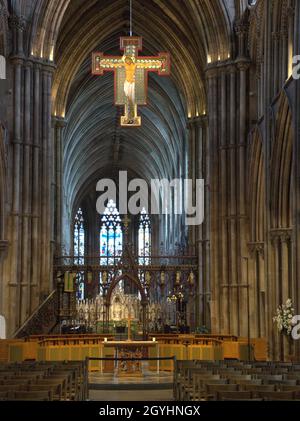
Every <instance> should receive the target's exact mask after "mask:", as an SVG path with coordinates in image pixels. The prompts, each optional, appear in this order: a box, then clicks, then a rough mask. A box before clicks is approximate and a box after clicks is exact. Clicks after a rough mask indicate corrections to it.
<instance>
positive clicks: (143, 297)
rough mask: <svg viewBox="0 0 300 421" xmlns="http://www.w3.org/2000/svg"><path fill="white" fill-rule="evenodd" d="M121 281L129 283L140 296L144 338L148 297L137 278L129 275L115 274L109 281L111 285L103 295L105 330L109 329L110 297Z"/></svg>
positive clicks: (146, 330) (146, 327)
mask: <svg viewBox="0 0 300 421" xmlns="http://www.w3.org/2000/svg"><path fill="white" fill-rule="evenodd" d="M121 281H129V282H131V283H132V284H133V285H135V286H136V288H137V290H138V291H139V293H140V294H141V306H142V326H143V337H144V338H146V335H147V332H148V326H147V306H148V305H149V300H148V297H147V295H146V293H145V290H144V288H143V286H142V284H141V282H140V280H139V278H138V276H135V275H133V274H130V273H122V274H121V275H119V274H116V275H114V276H113V278H112V280H111V284H110V286H109V288H108V290H107V293H106V295H105V301H104V303H105V321H106V329H107V332H108V328H109V308H110V305H111V296H112V293H113V291H114V289H115V288H116V287H117V285H118V284H119V283H120V282H121Z"/></svg>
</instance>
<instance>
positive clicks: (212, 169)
mask: <svg viewBox="0 0 300 421" xmlns="http://www.w3.org/2000/svg"><path fill="white" fill-rule="evenodd" d="M218 76H219V72H218V68H217V66H216V65H210V66H209V67H208V68H207V71H206V78H207V97H208V121H209V123H208V124H209V126H208V127H209V140H208V143H209V151H208V157H209V158H208V159H209V167H208V184H209V189H210V235H211V238H210V240H211V243H210V245H211V247H210V281H211V291H212V296H211V325H212V329H213V333H219V331H220V307H219V306H220V287H219V283H220V273H219V264H220V256H219V241H220V238H219V189H220V187H219V174H218V167H219V157H218V147H219V138H218V126H219V121H218V101H219V96H218Z"/></svg>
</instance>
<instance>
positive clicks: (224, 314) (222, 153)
mask: <svg viewBox="0 0 300 421" xmlns="http://www.w3.org/2000/svg"><path fill="white" fill-rule="evenodd" d="M220 72H221V87H220V88H221V99H220V105H221V116H220V119H221V136H220V147H219V159H220V188H221V194H220V214H219V218H220V236H221V238H220V241H219V248H220V259H221V262H220V263H221V265H220V266H221V273H222V284H223V285H228V283H229V279H228V273H229V272H228V253H227V252H226V250H227V249H228V226H227V225H228V205H229V203H228V193H229V184H228V177H227V174H228V154H229V151H228V131H227V128H228V126H229V124H228V118H227V117H228V112H227V102H228V97H227V92H226V86H227V80H228V77H229V76H228V69H227V67H226V66H224V67H223V68H221V69H220ZM220 298H221V314H220V317H221V320H220V329H221V331H220V333H224V334H227V333H228V332H230V306H229V288H228V287H225V286H223V287H222V289H221V296H220Z"/></svg>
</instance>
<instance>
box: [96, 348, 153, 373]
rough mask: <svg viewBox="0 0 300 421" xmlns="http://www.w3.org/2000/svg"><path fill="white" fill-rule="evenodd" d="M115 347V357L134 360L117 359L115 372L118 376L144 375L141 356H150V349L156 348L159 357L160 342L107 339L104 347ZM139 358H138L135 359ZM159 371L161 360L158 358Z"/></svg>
mask: <svg viewBox="0 0 300 421" xmlns="http://www.w3.org/2000/svg"><path fill="white" fill-rule="evenodd" d="M112 347H113V348H114V350H115V353H114V354H115V355H114V356H115V358H125V359H127V358H129V359H130V358H131V359H132V360H123V361H122V360H116V361H115V365H114V368H115V374H116V376H142V375H143V364H142V362H143V361H140V360H139V359H140V358H143V357H148V350H149V349H150V348H156V357H157V358H158V357H159V347H158V343H157V342H156V341H154V340H152V341H131V340H127V341H105V342H104V348H112ZM134 358H137V359H138V360H134ZM157 371H158V372H159V360H157Z"/></svg>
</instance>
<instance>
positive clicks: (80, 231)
mask: <svg viewBox="0 0 300 421" xmlns="http://www.w3.org/2000/svg"><path fill="white" fill-rule="evenodd" d="M73 251H74V264H75V265H83V264H84V254H85V230H84V219H83V212H82V209H81V208H79V209H78V211H77V213H76V216H75V221H74V250H73ZM77 281H78V289H77V299H78V300H83V299H84V272H79V273H78V277H77Z"/></svg>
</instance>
